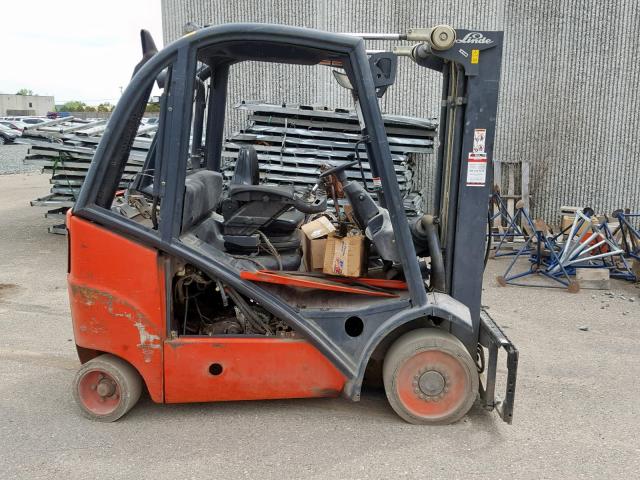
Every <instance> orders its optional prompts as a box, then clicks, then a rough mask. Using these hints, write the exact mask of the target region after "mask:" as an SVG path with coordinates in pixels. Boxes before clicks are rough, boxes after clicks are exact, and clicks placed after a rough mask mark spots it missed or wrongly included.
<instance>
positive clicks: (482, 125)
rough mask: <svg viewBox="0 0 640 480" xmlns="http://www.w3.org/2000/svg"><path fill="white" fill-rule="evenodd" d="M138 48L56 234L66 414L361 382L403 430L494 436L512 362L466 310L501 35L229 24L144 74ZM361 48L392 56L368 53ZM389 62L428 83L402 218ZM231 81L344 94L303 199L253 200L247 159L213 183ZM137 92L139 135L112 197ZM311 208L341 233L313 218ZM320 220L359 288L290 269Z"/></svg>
mask: <svg viewBox="0 0 640 480" xmlns="http://www.w3.org/2000/svg"><path fill="white" fill-rule="evenodd" d="M141 38H142V50H143V59H142V61H141V62H140V63H139V64H138V65H137V66H136V69H135V71H134V75H133V78H132V80H131V83H130V84H129V86H128V87H127V89H126V90H125V92H124V93H123V95H122V98H121V99H120V101H119V102H118V105H117V108H116V109H115V111H114V113H113V115H112V116H111V118H110V120H109V123H108V126H107V129H106V131H105V133H104V136H103V137H102V139H101V142H100V144H99V146H98V148H97V151H96V153H95V156H94V158H93V161H92V164H91V168H90V170H89V173H88V175H87V178H86V180H85V182H84V184H83V187H82V189H81V192H80V195H79V197H78V199H77V202H76V204H75V206H74V207H73V209H72V210H70V211H69V212H68V215H67V228H68V231H69V265H68V273H69V274H68V284H69V298H70V303H71V312H72V318H73V330H74V336H75V343H76V346H77V351H78V356H79V358H80V361H81V363H82V365H81V367H80V369H79V371H78V372H77V374H76V376H75V379H74V382H73V395H74V398H75V399H76V401H77V403H78V405H79V406H80V408H81V410H82V412H83V413H84V414H86V415H87V416H88V417H90V418H92V419H95V420H99V421H107V422H110V421H115V420H117V419H119V418H120V417H122V416H123V415H124V414H125V413H126V412H127V411H129V410H130V409H131V408H132V407H133V406H134V405H135V404H136V402H137V401H138V399H139V397H140V395H141V392H142V391H143V389H146V390H147V391H148V393H149V395H150V397H151V398H152V400H153V401H154V402H158V403H180V402H210V401H232V400H264V399H282V398H309V397H333V396H338V395H342V396H344V397H345V398H347V399H349V400H352V401H357V400H359V399H360V395H361V389H362V385H363V382H364V381H365V380H366V382H370V383H372V384H376V383H377V384H380V385H383V386H384V389H385V391H386V395H387V398H388V400H389V403H390V405H391V407H392V408H393V409H394V410H395V411H396V412H397V413H398V415H399V416H400V417H402V418H403V419H404V420H406V421H408V422H410V423H415V424H446V423H451V422H455V421H457V420H459V419H460V418H462V417H463V416H464V415H465V414H466V413H467V412H468V410H469V409H470V408H471V406H472V405H473V404H474V403H475V402H476V401H478V402H479V403H480V405H481V406H482V407H483V408H485V409H488V410H495V411H497V412H498V413H499V415H500V416H501V418H502V419H503V420H504V421H506V422H507V423H511V421H512V416H513V403H514V395H515V383H516V371H517V362H518V352H517V350H516V348H515V347H514V346H513V345H512V343H511V342H510V341H509V340H508V339H507V338H506V336H505V335H504V334H503V332H502V331H501V330H500V328H499V327H498V326H497V325H496V324H495V323H494V321H493V320H492V319H491V318H490V317H489V316H488V315H487V313H486V312H484V311H483V310H482V309H481V303H480V297H481V291H482V274H483V254H484V248H485V229H486V215H487V202H488V198H489V195H490V186H491V184H492V178H491V177H492V171H491V168H488V165H489V166H490V159H491V157H492V153H493V140H494V135H495V120H496V111H497V103H498V85H499V79H500V64H501V57H502V38H503V36H502V32H488V31H470V30H455V29H453V28H451V27H448V26H438V27H435V28H429V29H414V30H411V31H409V32H407V33H404V34H336V33H328V32H322V31H317V30H312V29H306V28H294V27H288V26H282V25H267V24H229V25H222V26H214V27H206V28H199V29H196V30H195V31H193V32H191V33H190V34H188V35H186V36H185V37H183V38H181V39H179V40H177V41H176V42H174V43H172V44H170V45H169V46H167V47H166V48H164V49H163V50H161V51H159V52H158V51H157V49H156V47H155V44H154V42H153V40H152V38H151V37H150V35H149V34H148V32H146V31H144V30H143V31H142V32H141ZM368 39H373V40H391V41H404V42H405V44H404V45H403V46H399V47H395V48H393V49H391V50H389V51H368V50H367V49H366V47H365V41H366V40H368ZM406 42H411V43H412V45H411V46H407V45H406ZM399 56H407V57H409V58H410V59H412V60H413V61H414V63H415V64H416V65H417V66H418V67H420V68H427V69H429V70H435V71H437V72H439V73H441V74H442V99H441V100H442V104H441V105H442V107H441V115H440V125H441V128H440V132H439V146H438V154H437V169H436V176H435V181H434V185H433V188H432V192H431V193H432V194H433V198H434V210H433V212H431V214H425V215H419V216H415V217H409V216H407V214H406V213H405V210H404V207H403V201H402V196H401V191H400V189H399V186H398V181H397V177H396V174H395V171H394V166H393V162H392V159H391V153H390V149H389V144H388V141H387V136H386V132H385V127H384V123H383V119H382V116H381V113H380V108H379V104H378V100H379V98H380V97H382V95H384V93H385V91H386V90H387V88H388V87H390V86H392V85H393V83H394V81H395V77H396V71H397V66H398V57H399ZM243 62H266V64H267V65H268V64H269V63H276V64H296V65H305V66H316V67H315V68H318V69H325V68H331V69H333V72H332V73H333V75H334V76H335V79H336V80H337V82H338V83H339V85H340V86H342V87H344V88H347V89H348V90H349V93H350V95H351V98H352V99H353V102H354V111H355V115H356V116H357V121H358V124H359V126H360V129H359V133H358V140H357V142H355V143H354V144H353V152H352V153H353V154H352V155H350V156H349V157H348V158H347V160H345V161H341V162H328V161H327V160H326V159H321V158H319V159H317V165H318V178H317V183H316V184H315V185H314V186H313V188H309V189H307V190H304V191H301V190H300V189H297V188H293V187H290V186H287V185H273V184H267V183H265V182H263V181H262V179H261V176H260V171H259V165H258V157H257V154H256V151H255V149H253V148H251V147H243V148H241V150H240V152H239V153H238V156H237V160H236V162H235V167H234V168H235V170H234V171H233V175H232V176H230V177H225V176H224V175H223V173H222V171H221V170H222V168H221V167H222V146H223V140H224V125H225V111H226V106H227V96H228V91H227V90H228V83H229V82H228V78H229V75H230V72H233V71H234V69H235V68H236V66H237V65H238V64H242V63H243ZM265 68H266V67H265ZM156 86H157V87H156ZM156 88H159V89H160V90H161V92H162V93H161V95H160V116H159V126H158V130H157V133H156V135H155V137H154V138H153V141H152V142H151V145H150V148H149V150H148V153H147V155H146V158H145V159H144V166H143V167H142V169H141V170H140V172H139V173H138V174H137V175H135V178H133V179H132V180H131V181H130V182H128V183H127V188H125V189H124V190H123V189H122V187H121V183H122V181H123V178H125V177H124V175H125V168H126V166H127V162H128V160H129V157H130V152H131V149H132V146H133V145H134V142H136V141H138V140H137V139H136V135H137V131H138V127H139V125H140V121H141V118H142V116H143V113H144V111H145V108H146V107H147V103H148V101H149V98H150V95H151V94H152V93H153V91H154V89H156ZM365 169H366V170H367V171H368V173H370V176H371V178H372V181H371V182H369V181H367V180H366V179H365V175H364V170H365ZM328 191H332V192H334V193H335V192H339V195H338V196H339V197H340V198H337V197H336V196H335V195H334V196H333V198H328V197H330V195H328V193H327V192H328ZM331 204H333V205H331ZM329 206H331V208H332V209H337V211H338V213H337V214H336V215H333V216H328V215H326V212H327V209H328V208H329ZM347 206H348V207H349V209H348V214H347ZM341 212H342V213H341ZM321 217H322V218H325V219H327V220H328V221H329V222H331V224H332V225H333V227H334V229H335V232H336V233H335V235H336V237H335V238H337V239H344V238H348V237H349V235H350V234H351V232H358V233H359V234H360V235H361V237H362V238H363V242H364V245H365V248H364V254H363V258H362V259H361V261H362V263H363V266H364V268H363V273H361V274H360V275H359V276H357V277H353V276H351V277H347V276H339V275H324V274H322V273H319V272H315V271H308V270H307V269H305V268H304V262H303V261H302V254H301V246H300V242H301V241H300V239H301V232H300V230H301V226H303V225H305V224H307V223H309V222H310V221H312V220H314V219H319V218H321ZM500 351H504V352H505V353H506V375H505V376H506V378H505V379H504V381H503V385H504V389H505V392H504V395H503V396H502V397H501V398H500V397H498V396H497V395H496V376H497V364H498V354H499V352H500Z"/></svg>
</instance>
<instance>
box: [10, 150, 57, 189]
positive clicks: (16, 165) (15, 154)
mask: <svg viewBox="0 0 640 480" xmlns="http://www.w3.org/2000/svg"><path fill="white" fill-rule="evenodd" d="M28 148H29V147H28V146H27V145H0V175H3V174H9V173H25V172H35V171H38V170H39V169H40V168H39V167H36V166H34V165H26V164H25V163H24V157H25V155H26V154H27V150H28ZM45 191H46V190H45Z"/></svg>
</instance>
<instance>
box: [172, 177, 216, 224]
mask: <svg viewBox="0 0 640 480" xmlns="http://www.w3.org/2000/svg"><path fill="white" fill-rule="evenodd" d="M184 187H185V188H184V202H183V207H182V232H186V231H187V230H189V229H190V228H191V227H192V226H193V225H195V224H196V223H198V222H199V221H200V220H202V219H203V218H204V217H205V216H206V215H207V214H209V213H210V212H212V211H214V210H215V209H216V208H217V207H218V204H219V203H220V197H221V196H222V174H221V173H220V172H213V171H211V170H197V171H195V172H193V173H191V174H189V175H188V176H187V178H186V179H185V182H184Z"/></svg>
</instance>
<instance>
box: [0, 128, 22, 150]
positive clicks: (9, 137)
mask: <svg viewBox="0 0 640 480" xmlns="http://www.w3.org/2000/svg"><path fill="white" fill-rule="evenodd" d="M19 136H20V134H19V133H18V132H16V131H15V130H12V129H11V128H9V127H7V126H5V125H0V145H4V144H5V143H13V142H14V141H15V139H16V138H18V137H19Z"/></svg>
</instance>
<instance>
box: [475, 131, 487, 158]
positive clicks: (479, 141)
mask: <svg viewBox="0 0 640 480" xmlns="http://www.w3.org/2000/svg"><path fill="white" fill-rule="evenodd" d="M486 140H487V130H486V129H484V128H476V129H475V130H474V131H473V153H485V149H484V148H485V147H484V144H485V142H486Z"/></svg>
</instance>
